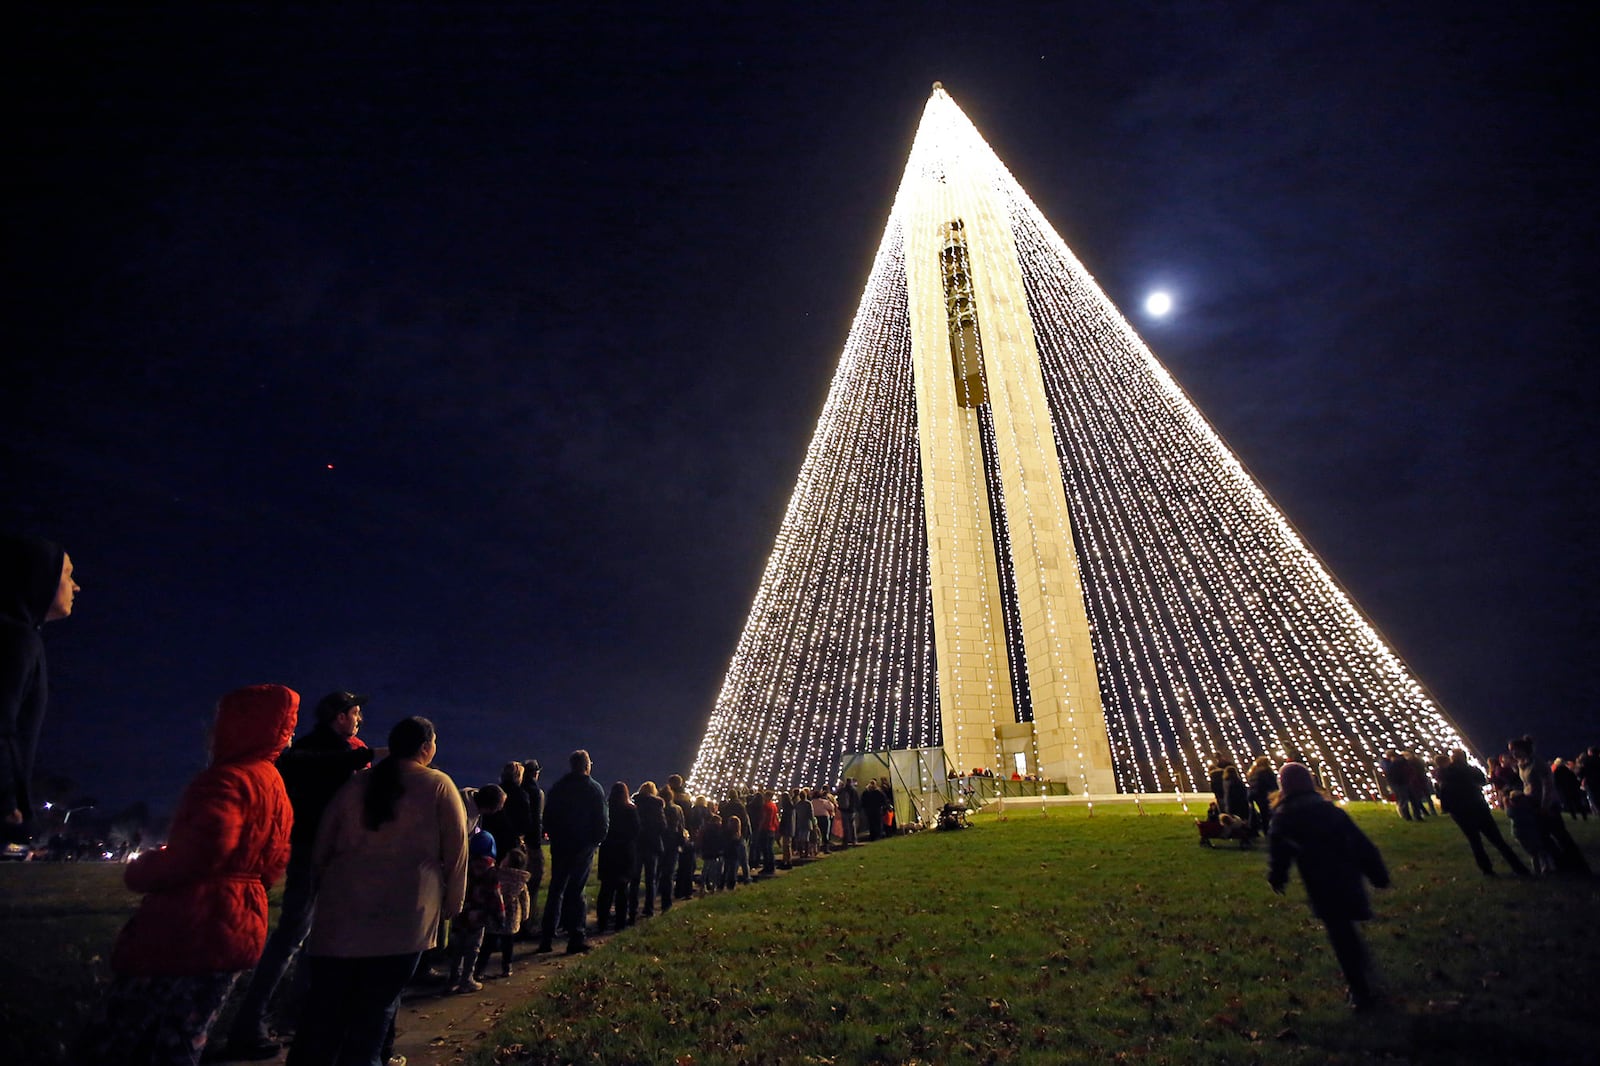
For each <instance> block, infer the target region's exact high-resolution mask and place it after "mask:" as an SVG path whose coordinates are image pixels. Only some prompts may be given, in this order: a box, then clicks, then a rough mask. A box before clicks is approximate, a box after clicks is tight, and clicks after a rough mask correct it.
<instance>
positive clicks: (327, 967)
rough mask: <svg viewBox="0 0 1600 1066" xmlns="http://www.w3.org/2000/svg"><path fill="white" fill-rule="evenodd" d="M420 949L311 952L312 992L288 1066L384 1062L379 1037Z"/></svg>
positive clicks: (368, 1065)
mask: <svg viewBox="0 0 1600 1066" xmlns="http://www.w3.org/2000/svg"><path fill="white" fill-rule="evenodd" d="M421 957H422V955H421V953H420V952H415V951H413V952H409V953H408V954H405V955H374V956H369V957H366V958H359V959H340V958H334V957H333V956H331V955H313V956H311V993H310V996H309V998H308V999H307V1000H306V1008H305V1011H304V1013H303V1014H302V1016H301V1018H300V1028H299V1029H298V1030H297V1031H296V1032H295V1037H294V1046H293V1047H291V1048H290V1049H289V1062H288V1066H383V1059H382V1055H383V1042H384V1038H385V1037H387V1036H388V1035H389V1027H390V1026H391V1025H393V1024H394V1014H395V1010H396V1008H398V1007H399V1006H400V993H401V991H403V990H404V989H405V987H406V982H407V981H409V980H411V975H412V974H413V973H415V972H416V970H417V960H418V959H419V958H421Z"/></svg>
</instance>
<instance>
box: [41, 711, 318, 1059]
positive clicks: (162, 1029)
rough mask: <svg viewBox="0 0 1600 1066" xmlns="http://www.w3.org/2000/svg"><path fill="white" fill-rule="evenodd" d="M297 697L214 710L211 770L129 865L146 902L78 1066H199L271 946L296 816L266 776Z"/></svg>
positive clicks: (122, 940) (114, 967) (290, 731)
mask: <svg viewBox="0 0 1600 1066" xmlns="http://www.w3.org/2000/svg"><path fill="white" fill-rule="evenodd" d="M299 712H300V697H299V695H297V694H296V693H295V692H294V691H293V690H292V689H288V688H285V687H283V686H282V685H255V686H253V687H250V688H242V689H239V690H237V691H235V692H230V693H228V694H227V695H226V696H224V697H222V699H221V700H220V701H218V703H217V717H216V724H215V726H214V728H213V730H212V735H211V765H210V766H209V767H207V768H206V769H205V770H202V771H201V772H200V774H199V775H198V776H197V777H196V778H195V779H194V780H193V781H191V782H190V783H189V787H188V788H187V789H185V790H184V793H183V798H182V799H181V800H179V801H178V809H177V813H175V814H174V815H173V818H172V828H171V831H170V834H169V836H168V837H167V845H166V847H164V848H157V849H153V850H150V851H146V852H145V853H143V854H142V855H140V856H139V857H138V858H137V859H135V860H134V861H133V862H131V863H129V864H128V868H127V871H126V872H125V873H124V875H123V879H124V880H125V881H126V882H127V885H128V888H130V889H132V890H133V891H135V892H141V893H143V894H144V899H143V901H141V902H140V904H139V909H138V910H137V911H136V912H134V915H133V917H132V918H130V919H128V924H127V925H125V926H123V928H122V932H121V933H120V934H119V935H118V936H117V942H116V946H115V947H114V948H113V949H112V951H111V972H112V973H113V974H114V975H115V977H114V979H113V980H112V982H111V987H110V988H109V989H108V990H107V992H106V995H105V997H104V999H102V1001H101V1003H100V1006H99V1008H98V1010H97V1012H96V1015H95V1018H94V1020H93V1021H92V1022H91V1023H90V1026H89V1029H88V1031H87V1033H86V1034H85V1037H84V1040H83V1043H82V1045H81V1046H80V1047H79V1048H78V1050H77V1053H76V1054H75V1055H74V1056H73V1058H72V1061H73V1062H74V1063H79V1064H82V1066H101V1064H106V1066H111V1064H116V1066H122V1064H126V1063H150V1064H160V1066H191V1064H193V1063H197V1062H199V1061H200V1055H201V1053H202V1052H203V1051H204V1050H205V1046H206V1031H207V1030H208V1029H209V1028H210V1027H211V1025H212V1024H213V1023H214V1022H215V1021H216V1020H217V1016H218V1014H220V1013H221V1011H222V1006H223V1004H224V1003H226V1002H227V1000H228V993H229V992H230V991H231V990H232V989H233V986H234V984H235V982H237V981H238V980H239V978H240V977H242V976H244V975H245V974H247V973H249V972H250V968H251V967H252V966H254V965H255V964H256V960H257V959H259V958H260V957H261V949H262V947H263V946H264V945H265V944H266V942H267V890H268V889H270V888H271V887H272V885H273V884H274V883H275V882H276V881H277V880H278V879H279V878H280V877H282V876H283V872H284V870H285V869H287V868H288V865H289V825H290V822H291V821H292V819H293V817H294V815H293V813H292V810H291V808H290V806H289V796H288V793H287V792H285V791H284V787H283V779H282V778H281V777H279V776H278V771H277V770H275V769H274V768H273V765H272V762H273V760H274V759H276V758H277V757H278V753H279V752H281V751H282V750H283V749H284V747H285V746H286V745H287V744H288V743H289V738H290V737H292V736H294V726H295V720H296V718H298V717H299Z"/></svg>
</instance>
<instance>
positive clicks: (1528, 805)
mask: <svg viewBox="0 0 1600 1066" xmlns="http://www.w3.org/2000/svg"><path fill="white" fill-rule="evenodd" d="M1506 817H1508V818H1510V819H1511V835H1512V836H1514V837H1516V838H1517V843H1518V844H1521V845H1522V850H1523V851H1526V852H1527V853H1528V859H1529V865H1531V866H1532V867H1533V872H1534V873H1536V874H1547V873H1550V872H1551V871H1552V870H1554V869H1555V868H1556V860H1555V856H1554V855H1553V854H1552V853H1551V851H1550V847H1549V845H1548V844H1546V843H1545V837H1544V825H1543V824H1542V821H1541V819H1540V817H1539V805H1538V804H1537V803H1535V802H1534V801H1533V797H1532V796H1530V795H1528V794H1527V793H1526V792H1524V791H1522V790H1521V789H1520V788H1519V789H1513V790H1512V791H1510V792H1508V793H1506Z"/></svg>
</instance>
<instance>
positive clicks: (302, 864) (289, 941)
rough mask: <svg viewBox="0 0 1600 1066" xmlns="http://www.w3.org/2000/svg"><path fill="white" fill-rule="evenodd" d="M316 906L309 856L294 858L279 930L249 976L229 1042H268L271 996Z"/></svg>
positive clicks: (287, 876)
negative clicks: (268, 1017)
mask: <svg viewBox="0 0 1600 1066" xmlns="http://www.w3.org/2000/svg"><path fill="white" fill-rule="evenodd" d="M316 906H317V891H316V887H315V886H314V885H313V883H312V878H311V856H310V852H309V851H307V852H306V853H305V854H304V855H299V854H291V856H290V859H289V869H288V871H287V872H286V873H285V874H284V876H283V907H282V909H280V910H279V912H278V927H277V928H276V929H274V930H273V931H272V935H271V936H269V937H268V938H267V945H266V947H265V948H263V949H262V951H261V960H260V961H259V962H257V963H256V969H255V973H253V974H252V975H251V976H250V985H249V987H248V988H246V989H245V993H244V999H243V1000H242V1001H240V1003H239V1013H238V1014H236V1015H234V1018H233V1027H232V1028H231V1029H230V1030H229V1031H228V1039H229V1040H230V1041H235V1042H238V1043H241V1044H249V1043H257V1042H260V1041H264V1040H266V1039H267V1008H268V1007H270V1006H271V1005H272V993H273V992H274V991H276V990H277V987H278V983H279V982H280V981H282V980H283V975H284V973H285V972H286V971H287V970H288V969H289V963H291V962H293V961H294V957H295V955H296V953H298V952H299V950H300V945H302V944H304V943H305V942H306V934H307V933H309V932H311V918H312V916H313V915H314V914H315V913H316Z"/></svg>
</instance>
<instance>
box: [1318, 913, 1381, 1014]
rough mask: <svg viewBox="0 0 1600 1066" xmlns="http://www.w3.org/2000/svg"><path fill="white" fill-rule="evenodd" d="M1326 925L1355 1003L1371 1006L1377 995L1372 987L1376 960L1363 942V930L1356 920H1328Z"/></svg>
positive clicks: (1334, 955)
mask: <svg viewBox="0 0 1600 1066" xmlns="http://www.w3.org/2000/svg"><path fill="white" fill-rule="evenodd" d="M1322 925H1323V927H1324V928H1325V929H1327V931H1328V943H1329V944H1332V945H1333V957H1334V958H1336V959H1338V960H1339V969H1340V970H1342V971H1343V972H1344V981H1345V984H1347V985H1349V986H1350V999H1351V1002H1353V1003H1355V1004H1356V1005H1357V1006H1362V1005H1364V1004H1367V1003H1371V1002H1372V1001H1373V1000H1374V999H1376V998H1377V992H1376V990H1375V989H1374V988H1373V986H1372V960H1371V957H1370V956H1368V954H1367V945H1366V944H1365V943H1363V942H1362V940H1361V929H1360V927H1359V926H1358V925H1357V924H1356V922H1355V920H1354V919H1353V918H1324V919H1323V920H1322Z"/></svg>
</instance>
